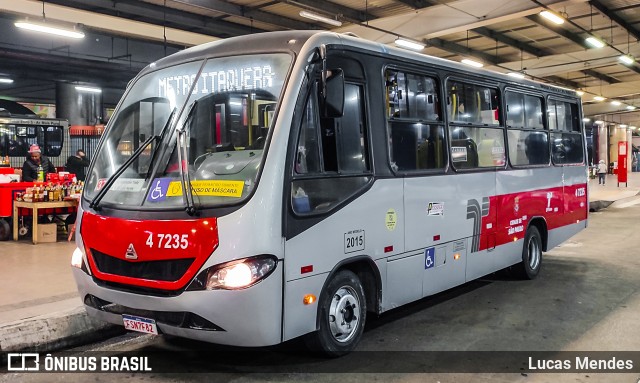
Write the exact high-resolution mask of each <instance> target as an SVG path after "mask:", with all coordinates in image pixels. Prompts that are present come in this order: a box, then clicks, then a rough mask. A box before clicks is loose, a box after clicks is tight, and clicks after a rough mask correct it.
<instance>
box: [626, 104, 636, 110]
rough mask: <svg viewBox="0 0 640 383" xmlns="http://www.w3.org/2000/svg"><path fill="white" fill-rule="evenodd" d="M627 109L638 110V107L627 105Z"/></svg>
mask: <svg viewBox="0 0 640 383" xmlns="http://www.w3.org/2000/svg"><path fill="white" fill-rule="evenodd" d="M627 110H636V107H635V106H633V105H627Z"/></svg>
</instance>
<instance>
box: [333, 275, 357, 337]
mask: <svg viewBox="0 0 640 383" xmlns="http://www.w3.org/2000/svg"><path fill="white" fill-rule="evenodd" d="M359 310H360V302H359V300H358V298H357V295H356V292H355V291H354V290H353V289H352V288H351V287H349V286H344V287H341V288H339V289H338V291H336V293H335V294H334V296H333V299H332V300H331V305H330V307H329V327H330V328H331V334H332V335H333V337H334V339H335V340H337V341H338V342H341V343H343V342H348V341H349V340H351V338H353V336H355V334H356V330H357V329H358V325H359V323H360V317H359Z"/></svg>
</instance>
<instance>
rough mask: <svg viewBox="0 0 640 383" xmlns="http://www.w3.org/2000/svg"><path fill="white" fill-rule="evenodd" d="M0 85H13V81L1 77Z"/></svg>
mask: <svg viewBox="0 0 640 383" xmlns="http://www.w3.org/2000/svg"><path fill="white" fill-rule="evenodd" d="M0 83H2V84H13V79H10V78H6V77H3V78H0Z"/></svg>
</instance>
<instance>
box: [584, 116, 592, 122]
mask: <svg viewBox="0 0 640 383" xmlns="http://www.w3.org/2000/svg"><path fill="white" fill-rule="evenodd" d="M589 121H591V119H590V118H587V117H585V118H583V119H582V122H589Z"/></svg>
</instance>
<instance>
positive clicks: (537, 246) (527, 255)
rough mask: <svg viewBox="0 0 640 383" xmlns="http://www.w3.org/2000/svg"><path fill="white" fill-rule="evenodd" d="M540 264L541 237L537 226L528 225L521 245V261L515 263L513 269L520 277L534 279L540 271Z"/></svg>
mask: <svg viewBox="0 0 640 383" xmlns="http://www.w3.org/2000/svg"><path fill="white" fill-rule="evenodd" d="M541 265H542V237H541V236H540V232H539V231H538V228H536V227H535V226H530V227H529V228H528V229H527V235H525V237H524V245H523V246H522V262H520V263H519V264H517V265H516V267H515V270H516V272H517V273H518V276H519V277H520V278H522V279H535V278H536V277H537V276H538V273H540V266H541Z"/></svg>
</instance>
